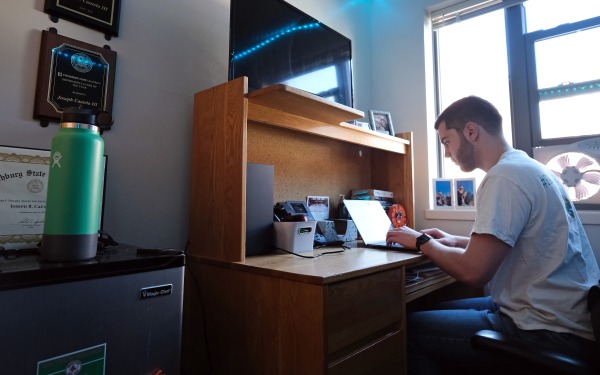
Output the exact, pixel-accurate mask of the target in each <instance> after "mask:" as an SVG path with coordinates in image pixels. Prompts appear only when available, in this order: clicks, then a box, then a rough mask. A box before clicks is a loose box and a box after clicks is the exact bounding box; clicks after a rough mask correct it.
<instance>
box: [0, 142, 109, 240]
mask: <svg viewBox="0 0 600 375" xmlns="http://www.w3.org/2000/svg"><path fill="white" fill-rule="evenodd" d="M49 163H50V150H41V149H32V148H20V147H10V146H1V145H0V246H1V247H3V248H6V249H22V248H31V247H36V246H37V244H38V243H39V242H40V241H41V240H42V234H43V233H44V219H45V215H46V195H47V194H48V190H47V189H48V173H49ZM106 166H107V156H106V155H104V181H103V184H102V203H101V204H102V207H101V209H100V221H99V222H100V228H98V229H101V227H102V216H103V211H104V191H105V184H106Z"/></svg>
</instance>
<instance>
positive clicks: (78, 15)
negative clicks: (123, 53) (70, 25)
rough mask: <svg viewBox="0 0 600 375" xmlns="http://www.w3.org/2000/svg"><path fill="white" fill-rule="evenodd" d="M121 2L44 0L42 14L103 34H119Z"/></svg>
mask: <svg viewBox="0 0 600 375" xmlns="http://www.w3.org/2000/svg"><path fill="white" fill-rule="evenodd" d="M120 10H121V0H94V1H81V0H45V3H44V12H46V13H48V14H49V15H51V16H55V17H62V18H65V19H68V20H70V21H73V22H75V23H78V24H80V25H83V26H87V27H90V28H92V29H96V30H99V31H102V32H104V33H105V34H106V35H114V36H117V35H118V34H119V16H120Z"/></svg>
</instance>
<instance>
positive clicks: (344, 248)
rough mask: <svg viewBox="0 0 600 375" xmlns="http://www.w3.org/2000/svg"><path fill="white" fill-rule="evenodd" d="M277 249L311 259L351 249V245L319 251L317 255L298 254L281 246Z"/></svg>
mask: <svg viewBox="0 0 600 375" xmlns="http://www.w3.org/2000/svg"><path fill="white" fill-rule="evenodd" d="M275 249H276V250H281V251H283V252H286V253H288V254H292V255H295V256H297V257H300V258H309V259H310V258H318V257H320V256H322V255H329V254H338V253H343V252H344V251H346V250H348V249H350V247H349V246H346V245H342V250H334V251H327V252H325V253H319V254H317V255H302V254H298V253H294V252H292V251H288V250H285V249H282V248H280V247H276V248H275Z"/></svg>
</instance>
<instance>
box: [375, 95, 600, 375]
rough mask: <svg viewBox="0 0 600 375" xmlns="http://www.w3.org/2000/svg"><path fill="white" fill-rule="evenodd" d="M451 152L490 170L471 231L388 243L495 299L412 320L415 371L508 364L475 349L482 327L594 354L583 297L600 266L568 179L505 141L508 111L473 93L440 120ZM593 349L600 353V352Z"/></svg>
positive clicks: (462, 162)
mask: <svg viewBox="0 0 600 375" xmlns="http://www.w3.org/2000/svg"><path fill="white" fill-rule="evenodd" d="M435 129H436V130H437V131H438V136H439V139H440V142H441V143H442V145H443V146H444V150H445V155H444V156H445V157H447V158H451V159H452V161H454V162H455V163H456V164H457V165H458V166H459V167H460V169H461V170H462V171H465V172H469V171H472V170H474V169H476V168H479V169H482V170H483V171H485V172H486V176H485V178H484V179H483V181H482V182H481V186H480V187H479V189H478V191H477V195H476V198H475V199H476V205H475V207H476V210H477V215H476V218H475V223H474V225H473V228H472V230H471V235H470V236H469V237H461V236H454V235H451V234H448V233H445V232H443V231H441V230H438V229H427V230H423V231H421V232H417V231H415V230H413V229H411V228H408V227H402V228H397V229H393V230H391V231H390V232H389V233H388V235H387V241H388V242H397V243H399V244H401V245H405V246H410V247H414V246H415V243H416V244H417V248H419V249H420V250H421V251H422V252H423V254H425V255H426V256H427V257H429V258H430V259H431V260H432V261H433V262H434V263H435V264H436V265H438V266H439V267H440V268H441V269H443V270H444V271H446V272H447V273H449V274H450V275H452V276H453V277H454V278H456V279H457V280H459V281H462V282H464V283H466V284H469V285H475V286H482V285H484V284H487V285H488V287H489V291H490V296H488V297H483V298H475V299H467V300H461V301H450V302H446V303H444V304H443V305H442V306H440V307H439V310H433V311H419V312H414V313H412V314H410V315H409V316H408V318H407V320H408V321H407V329H408V369H409V373H410V374H428V375H430V374H439V373H448V369H449V368H452V367H453V366H454V367H462V368H474V367H484V368H485V367H486V366H489V367H492V368H498V367H499V366H501V365H502V364H498V363H491V362H490V361H491V360H490V359H489V358H487V359H486V357H485V356H483V355H482V354H481V353H476V352H474V351H473V350H472V349H471V345H470V341H469V340H470V337H471V335H472V334H473V333H475V332H476V331H479V330H482V329H492V330H496V331H501V332H503V333H505V334H507V335H513V336H518V337H520V338H522V339H525V340H528V341H531V342H535V343H536V345H539V346H546V347H548V348H558V349H560V350H563V351H564V350H565V349H566V350H567V351H570V352H571V353H572V354H573V355H582V356H594V353H595V343H594V341H593V340H594V336H593V333H592V328H591V322H590V319H589V313H588V311H587V304H586V296H587V291H588V289H589V288H590V287H591V286H592V285H594V284H595V283H597V282H598V279H600V270H599V269H598V263H597V261H596V259H595V257H594V254H593V251H592V248H591V246H590V243H589V241H588V238H587V236H586V234H585V232H584V229H583V226H582V224H581V221H580V220H579V217H578V216H577V212H576V211H575V208H574V206H573V204H572V203H571V201H570V200H569V198H568V196H567V193H566V191H565V189H564V187H563V186H562V183H561V182H560V181H559V180H558V179H557V178H556V177H555V176H554V174H553V173H552V172H551V171H549V170H548V169H547V168H546V167H545V166H544V165H542V164H541V163H538V162H537V161H535V160H533V159H531V158H530V157H529V156H528V155H527V154H525V153H524V152H522V151H519V150H515V149H513V148H512V147H510V146H509V144H508V143H507V142H506V140H505V139H504V137H503V135H502V117H501V115H500V113H499V112H498V111H497V109H496V108H495V107H494V106H493V105H492V104H491V103H489V102H487V101H485V100H483V99H481V98H478V97H474V96H470V97H466V98H463V99H460V100H458V101H456V102H455V103H453V104H452V105H450V106H449V107H448V108H447V109H446V110H444V112H442V114H441V115H440V116H439V118H438V119H437V121H436V123H435ZM596 355H597V354H596Z"/></svg>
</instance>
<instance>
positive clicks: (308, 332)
mask: <svg viewBox="0 0 600 375" xmlns="http://www.w3.org/2000/svg"><path fill="white" fill-rule="evenodd" d="M331 250H333V249H326V250H324V251H331ZM314 253H315V254H317V253H319V252H318V251H315V252H314ZM303 254H311V253H303ZM423 261H424V257H423V256H422V255H419V254H414V253H407V252H406V253H405V252H396V251H385V250H375V249H367V248H352V249H350V250H347V251H345V252H343V253H338V254H328V255H323V256H321V257H318V258H314V259H305V258H299V257H296V256H294V255H291V254H274V255H264V256H253V257H248V258H246V259H245V260H244V261H242V262H225V261H220V260H215V259H210V258H202V257H196V256H193V255H191V256H190V257H188V262H189V266H190V270H191V271H192V272H193V273H194V274H195V278H196V280H197V285H198V287H199V294H200V295H201V298H202V301H201V304H202V306H203V308H204V318H205V319H206V321H205V329H206V332H205V334H206V338H207V344H208V348H209V352H210V358H209V360H210V361H211V366H210V367H211V369H212V372H213V373H214V374H260V375H265V374H274V375H275V374H277V375H280V374H298V375H305V374H311V375H315V374H331V375H333V374H344V375H347V374H378V375H379V374H403V373H404V372H405V369H404V368H405V362H406V361H405V358H406V350H405V340H406V338H405V307H406V302H407V301H408V300H410V299H412V298H413V296H412V295H413V294H414V295H415V296H417V295H420V294H423V293H427V292H429V291H431V290H433V289H436V288H439V287H441V286H443V285H446V284H448V283H450V282H452V281H453V280H452V279H451V278H450V277H449V276H446V277H443V278H441V279H438V280H437V281H436V282H432V283H429V284H428V285H426V287H425V286H423V285H420V286H419V285H415V286H412V287H411V288H412V289H409V290H407V289H406V288H405V277H404V275H405V268H406V267H410V266H414V265H417V264H419V263H422V262H423ZM186 292H187V289H186Z"/></svg>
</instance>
